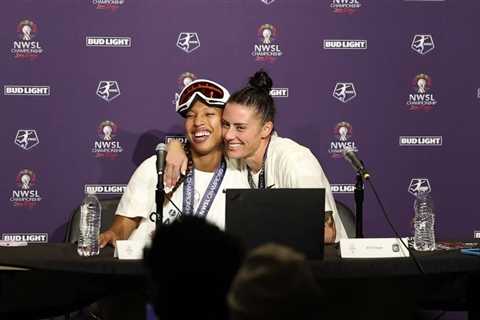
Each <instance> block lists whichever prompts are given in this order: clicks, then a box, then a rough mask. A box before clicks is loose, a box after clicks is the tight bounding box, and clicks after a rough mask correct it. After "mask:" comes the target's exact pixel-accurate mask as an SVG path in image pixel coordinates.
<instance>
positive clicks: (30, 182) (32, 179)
mask: <svg viewBox="0 0 480 320" xmlns="http://www.w3.org/2000/svg"><path fill="white" fill-rule="evenodd" d="M36 184H37V177H36V175H35V173H34V172H33V171H32V170H30V169H23V170H22V171H20V172H19V173H18V174H17V179H16V185H17V188H16V189H15V190H12V196H11V197H10V201H11V202H12V203H13V206H14V207H22V208H34V207H36V206H37V205H38V204H39V202H40V201H41V200H42V198H41V197H40V195H39V192H38V190H37V188H36V187H35V186H36Z"/></svg>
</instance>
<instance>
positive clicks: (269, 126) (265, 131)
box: [261, 121, 273, 139]
mask: <svg viewBox="0 0 480 320" xmlns="http://www.w3.org/2000/svg"><path fill="white" fill-rule="evenodd" d="M272 130H273V122H272V121H267V122H266V123H265V124H264V125H263V127H262V133H261V134H262V138H263V139H265V138H267V137H269V136H270V134H271V133H272Z"/></svg>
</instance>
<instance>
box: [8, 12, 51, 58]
mask: <svg viewBox="0 0 480 320" xmlns="http://www.w3.org/2000/svg"><path fill="white" fill-rule="evenodd" d="M37 32H38V27H37V25H36V24H35V23H34V22H33V21H30V20H22V21H20V22H19V23H18V25H17V35H18V38H19V40H16V41H13V48H12V50H11V52H12V53H13V56H14V58H15V59H23V60H35V59H37V58H38V56H39V55H40V54H42V53H43V49H42V46H41V45H40V42H39V41H38V40H36V38H37Z"/></svg>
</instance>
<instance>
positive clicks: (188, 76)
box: [172, 72, 197, 104]
mask: <svg viewBox="0 0 480 320" xmlns="http://www.w3.org/2000/svg"><path fill="white" fill-rule="evenodd" d="M196 79H197V76H196V75H194V74H193V73H191V72H184V73H182V74H181V75H180V76H179V77H178V79H177V84H178V86H177V92H175V96H174V98H173V100H172V103H173V104H176V103H177V101H178V99H179V98H180V92H182V90H183V88H185V87H186V86H188V85H189V84H190V83H191V82H192V81H194V80H196Z"/></svg>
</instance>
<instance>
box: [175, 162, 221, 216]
mask: <svg viewBox="0 0 480 320" xmlns="http://www.w3.org/2000/svg"><path fill="white" fill-rule="evenodd" d="M226 169H227V163H226V162H225V159H222V162H221V163H220V166H219V167H218V168H217V170H215V173H214V174H213V177H212V179H211V180H210V183H209V184H208V187H207V190H205V193H204V195H203V197H202V200H201V201H200V204H199V205H198V208H197V211H196V212H195V213H194V212H193V201H194V194H195V192H194V187H195V173H194V170H191V171H190V172H188V173H187V176H186V177H185V181H184V182H183V208H182V212H183V214H185V215H195V216H199V217H202V218H204V217H206V216H207V214H208V210H210V207H211V206H212V203H213V200H214V199H215V196H216V194H217V192H218V190H219V189H220V185H221V184H222V180H223V177H224V176H225V172H226Z"/></svg>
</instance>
